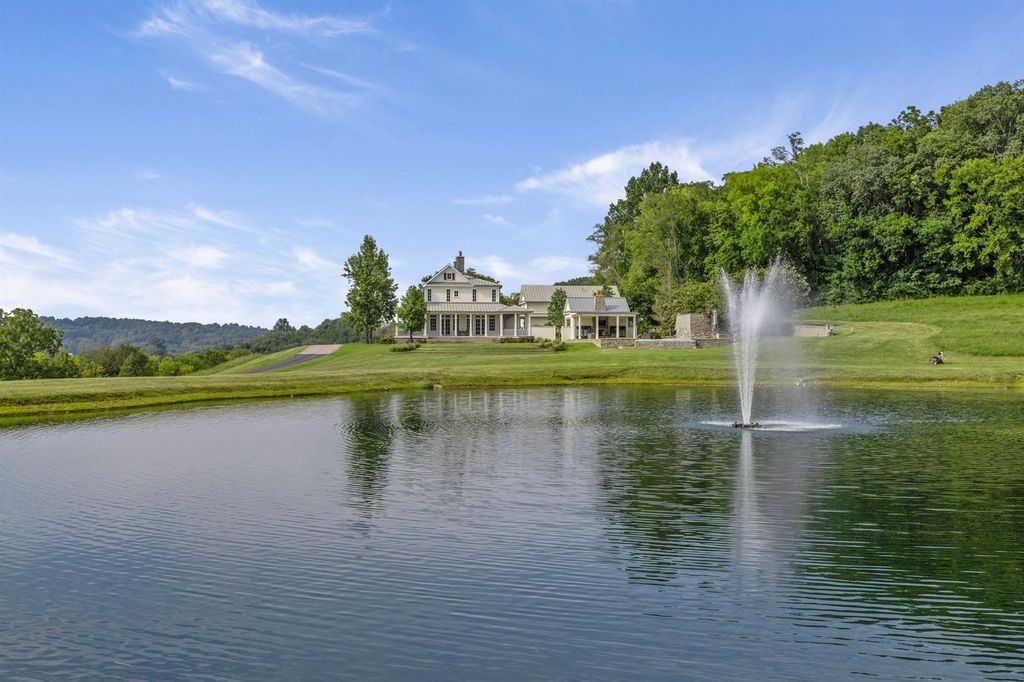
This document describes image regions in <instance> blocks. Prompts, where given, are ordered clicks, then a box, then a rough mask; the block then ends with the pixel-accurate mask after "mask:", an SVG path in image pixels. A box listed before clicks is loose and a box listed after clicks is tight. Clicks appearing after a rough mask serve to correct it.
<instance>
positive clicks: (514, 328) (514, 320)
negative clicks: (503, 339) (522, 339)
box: [512, 313, 519, 337]
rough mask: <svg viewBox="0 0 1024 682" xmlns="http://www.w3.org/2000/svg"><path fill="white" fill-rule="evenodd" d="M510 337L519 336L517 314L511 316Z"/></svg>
mask: <svg viewBox="0 0 1024 682" xmlns="http://www.w3.org/2000/svg"><path fill="white" fill-rule="evenodd" d="M512 336H515V337H518V336H519V313H516V314H515V315H513V316H512Z"/></svg>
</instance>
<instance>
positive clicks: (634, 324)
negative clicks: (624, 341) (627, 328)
mask: <svg viewBox="0 0 1024 682" xmlns="http://www.w3.org/2000/svg"><path fill="white" fill-rule="evenodd" d="M633 338H634V339H635V338H636V315H634V316H633Z"/></svg>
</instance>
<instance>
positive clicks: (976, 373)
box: [0, 295, 1024, 417]
mask: <svg viewBox="0 0 1024 682" xmlns="http://www.w3.org/2000/svg"><path fill="white" fill-rule="evenodd" d="M799 317H800V318H801V319H803V320H808V321H817V322H822V323H825V322H827V323H831V324H833V325H835V327H836V332H837V333H836V335H835V336H832V337H823V338H808V339H787V340H781V341H778V340H771V339H769V340H766V342H765V349H766V354H765V355H766V357H765V361H764V365H765V366H764V369H763V371H761V373H760V375H759V378H760V379H762V380H764V381H769V382H788V381H793V380H794V379H801V380H803V381H804V382H805V383H817V384H828V385H845V386H891V387H923V388H941V387H962V388H970V387H1003V388H1024V296H1020V295H1017V296H992V297H972V298H958V299H930V300H925V301H906V302H894V303H874V304H867V305H859V306H839V307H834V308H832V307H822V308H811V309H808V310H804V311H801V313H800V316H799ZM299 350H301V349H298V348H295V349H290V350H287V351H282V352H280V353H275V354H273V355H268V356H262V357H259V358H255V359H250V360H246V361H244V362H242V363H241V364H238V363H235V364H232V365H226V366H222V368H221V369H220V371H217V372H215V373H211V374H208V375H205V376H198V375H191V376H184V377H144V378H109V379H60V380H36V381H11V382H2V383H0V417H14V416H22V415H38V414H48V413H49V414H53V413H71V412H84V411H92V410H100V409H102V410H117V409H128V408H136V407H149V406H156V405H173V404H180V403H188V402H198V401H212V400H229V399H243V398H260V397H272V396H314V395H330V394H337V393H346V392H352V391H365V390H391V389H401V388H431V387H433V386H435V385H441V386H445V387H468V386H529V385H545V384H547V385H551V384H579V383H613V384H630V383H658V384H727V383H731V382H732V365H731V355H730V353H731V351H730V349H729V348H728V347H726V348H716V349H693V350H647V349H598V348H597V347H595V346H593V345H591V344H589V343H582V344H572V345H570V349H569V350H568V351H566V352H562V353H555V352H553V351H550V350H544V349H541V348H539V347H537V346H536V345H533V344H529V345H528V344H451V345H441V344H437V345H435V344H426V345H424V346H422V347H421V348H420V349H419V350H416V351H413V352H410V353H392V352H390V351H389V347H388V346H380V345H371V346H367V345H363V344H352V345H347V346H343V347H342V348H341V349H340V350H338V351H337V352H336V353H334V354H332V355H328V356H324V357H322V358H318V359H316V360H312V361H310V362H308V363H303V364H299V365H293V366H291V367H287V368H284V369H281V370H277V371H273V372H268V373H265V374H255V375H246V374H240V373H239V372H242V371H244V370H246V369H252V368H255V367H258V366H264V365H267V364H270V363H273V362H277V361H279V360H282V359H284V358H287V357H289V356H290V355H294V354H295V353H297V352H299ZM938 350H944V351H945V352H946V359H947V364H945V365H941V366H937V367H936V366H932V365H930V364H929V363H928V358H929V357H930V356H931V355H933V354H934V353H935V352H937V351H938ZM794 351H796V352H794Z"/></svg>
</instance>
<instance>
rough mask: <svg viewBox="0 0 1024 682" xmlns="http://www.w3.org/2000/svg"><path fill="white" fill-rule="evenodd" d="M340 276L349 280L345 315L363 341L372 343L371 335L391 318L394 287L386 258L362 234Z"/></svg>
mask: <svg viewBox="0 0 1024 682" xmlns="http://www.w3.org/2000/svg"><path fill="white" fill-rule="evenodd" d="M342 274H343V275H344V276H345V278H346V279H347V280H348V281H349V290H348V296H346V297H345V302H346V303H347V304H348V312H347V313H346V314H345V315H346V317H347V318H348V319H349V320H350V321H351V322H352V324H353V325H354V326H355V327H356V329H358V330H359V331H360V332H361V333H362V334H363V337H364V338H365V339H366V342H367V343H372V342H373V332H374V331H375V330H376V329H378V328H379V327H380V326H381V325H383V324H384V323H386V322H390V321H391V320H392V319H393V318H394V316H395V307H396V301H395V290H397V289H398V285H397V284H395V281H394V280H393V279H391V267H390V266H389V265H388V255H387V254H386V253H384V250H383V249H378V248H377V242H376V241H374V239H373V237H371V236H370V235H366V236H365V237H363V243H362V245H361V246H360V247H359V251H357V252H356V253H354V254H352V256H350V257H349V259H348V260H346V261H345V268H344V270H343V271H342Z"/></svg>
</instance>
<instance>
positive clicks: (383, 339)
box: [379, 334, 395, 343]
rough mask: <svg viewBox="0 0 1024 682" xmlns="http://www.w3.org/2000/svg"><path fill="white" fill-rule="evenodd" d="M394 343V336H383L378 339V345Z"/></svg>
mask: <svg viewBox="0 0 1024 682" xmlns="http://www.w3.org/2000/svg"><path fill="white" fill-rule="evenodd" d="M394 342H395V335H394V334H384V335H383V336H381V337H380V341H379V343H394Z"/></svg>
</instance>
